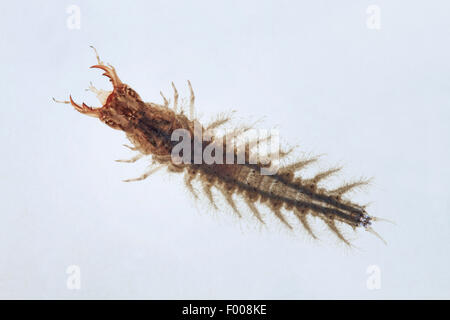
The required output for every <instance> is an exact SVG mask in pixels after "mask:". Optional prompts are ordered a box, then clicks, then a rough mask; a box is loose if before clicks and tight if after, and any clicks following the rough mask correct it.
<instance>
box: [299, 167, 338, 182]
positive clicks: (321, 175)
mask: <svg viewBox="0 0 450 320" xmlns="http://www.w3.org/2000/svg"><path fill="white" fill-rule="evenodd" d="M339 170H341V168H334V169H330V170H327V171H324V172H319V173H318V174H316V175H315V176H314V177H313V178H311V179H308V180H305V183H306V184H310V183H319V182H320V181H322V180H323V179H326V178H328V177H329V176H331V175H333V174H335V173H336V172H338V171H339Z"/></svg>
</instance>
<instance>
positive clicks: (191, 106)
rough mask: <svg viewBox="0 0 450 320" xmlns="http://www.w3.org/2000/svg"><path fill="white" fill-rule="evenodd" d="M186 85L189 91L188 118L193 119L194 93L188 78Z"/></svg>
mask: <svg viewBox="0 0 450 320" xmlns="http://www.w3.org/2000/svg"><path fill="white" fill-rule="evenodd" d="M188 86H189V91H190V93H191V96H190V102H189V119H191V120H193V119H194V115H195V110H194V102H195V95H194V90H192V85H191V82H190V81H189V80H188Z"/></svg>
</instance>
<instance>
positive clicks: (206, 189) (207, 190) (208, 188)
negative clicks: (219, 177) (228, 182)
mask: <svg viewBox="0 0 450 320" xmlns="http://www.w3.org/2000/svg"><path fill="white" fill-rule="evenodd" d="M202 185H203V191H204V192H205V194H206V197H207V198H208V200H209V202H210V203H211V204H212V206H213V207H214V209H216V210H218V208H217V205H216V203H215V202H214V198H213V195H212V192H211V187H212V185H211V184H209V183H206V182H203V183H202Z"/></svg>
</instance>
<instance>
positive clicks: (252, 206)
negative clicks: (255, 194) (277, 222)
mask: <svg viewBox="0 0 450 320" xmlns="http://www.w3.org/2000/svg"><path fill="white" fill-rule="evenodd" d="M245 203H246V204H247V206H248V207H249V208H250V210H251V212H252V213H253V215H254V216H255V217H256V219H258V220H259V221H260V222H261V223H262V224H265V222H264V220H263V219H262V217H261V213H260V212H259V210H258V208H256V206H255V204H254V203H253V202H252V201H251V200H249V199H245Z"/></svg>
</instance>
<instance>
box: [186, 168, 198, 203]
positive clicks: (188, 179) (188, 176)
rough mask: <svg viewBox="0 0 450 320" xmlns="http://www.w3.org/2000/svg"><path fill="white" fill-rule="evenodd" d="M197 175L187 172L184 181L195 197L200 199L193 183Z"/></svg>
mask: <svg viewBox="0 0 450 320" xmlns="http://www.w3.org/2000/svg"><path fill="white" fill-rule="evenodd" d="M194 178H195V176H194V175H193V174H190V173H186V174H185V175H184V183H185V184H186V187H187V188H188V190H189V191H190V192H191V193H192V195H193V196H194V198H195V199H198V195H197V192H195V190H194V186H193V185H192V180H194Z"/></svg>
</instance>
